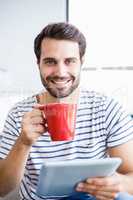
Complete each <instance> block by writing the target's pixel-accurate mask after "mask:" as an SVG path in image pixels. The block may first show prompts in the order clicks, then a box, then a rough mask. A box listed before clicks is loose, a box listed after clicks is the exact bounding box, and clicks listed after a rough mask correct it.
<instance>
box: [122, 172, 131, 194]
mask: <svg viewBox="0 0 133 200" xmlns="http://www.w3.org/2000/svg"><path fill="white" fill-rule="evenodd" d="M120 176H121V183H122V187H123V189H124V191H125V192H128V193H129V194H132V195H133V172H130V173H128V174H125V175H123V174H121V175H120Z"/></svg>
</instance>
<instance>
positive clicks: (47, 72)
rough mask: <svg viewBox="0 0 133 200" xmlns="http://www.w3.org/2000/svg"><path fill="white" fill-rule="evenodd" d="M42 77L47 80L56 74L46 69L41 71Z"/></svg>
mask: <svg viewBox="0 0 133 200" xmlns="http://www.w3.org/2000/svg"><path fill="white" fill-rule="evenodd" d="M40 73H41V75H42V76H43V77H44V78H46V77H47V76H51V75H52V74H53V73H54V72H53V69H52V68H45V69H42V70H40Z"/></svg>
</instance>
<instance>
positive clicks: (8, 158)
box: [0, 23, 133, 200]
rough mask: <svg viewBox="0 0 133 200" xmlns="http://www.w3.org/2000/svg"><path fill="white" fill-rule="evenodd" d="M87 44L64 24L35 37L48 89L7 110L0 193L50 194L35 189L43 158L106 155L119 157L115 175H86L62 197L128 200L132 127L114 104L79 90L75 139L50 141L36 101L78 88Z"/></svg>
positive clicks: (35, 199)
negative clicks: (71, 190)
mask: <svg viewBox="0 0 133 200" xmlns="http://www.w3.org/2000/svg"><path fill="white" fill-rule="evenodd" d="M85 49H86V41H85V37H84V36H83V34H82V33H81V32H80V31H79V30H78V29H77V28H76V27H74V26H73V25H70V24H68V23H55V24H49V25H48V26H46V27H45V28H44V29H43V30H42V31H41V33H40V34H39V35H38V36H37V37H36V39H35V43H34V50H35V54H36V57H37V64H38V67H39V71H40V77H41V81H42V84H43V86H44V87H45V88H46V90H47V91H43V92H42V93H40V94H36V95H34V96H32V97H29V98H28V99H27V100H24V101H23V102H20V103H18V104H16V105H15V106H14V108H13V109H12V110H11V111H10V112H9V114H8V118H7V120H6V122H5V126H4V130H3V138H2V141H1V148H0V157H1V158H2V159H1V160H0V195H1V196H4V195H5V194H7V193H8V192H10V191H11V190H13V189H14V188H15V187H17V186H18V185H19V184H20V196H21V199H28V200H31V199H33V200H41V199H48V198H44V197H38V196H37V194H36V186H37V182H38V176H39V172H40V168H41V166H42V163H43V162H44V161H45V160H52V159H54V160H57V161H58V160H62V159H63V160H64V159H65V160H67V159H79V158H80V159H91V158H99V159H100V158H105V157H108V156H110V157H120V158H121V159H122V161H123V162H122V165H121V167H120V168H119V170H118V172H117V173H116V174H114V175H112V176H110V177H104V178H98V177H96V178H91V179H86V181H85V182H82V183H79V184H78V185H77V187H76V188H75V191H77V195H75V196H71V197H66V198H64V199H98V200H107V199H108V200H113V199H117V200H118V199H125V200H128V199H132V194H133V186H132V185H133V159H132V156H131V153H132V146H133V140H132V139H133V127H132V121H131V119H130V117H129V116H128V115H127V114H126V113H125V112H124V111H123V109H122V108H121V106H119V104H118V103H116V102H115V101H114V100H112V99H108V98H107V97H105V96H102V95H100V94H97V93H95V92H89V91H86V90H82V89H80V97H79V104H78V110H77V122H76V130H75V138H74V140H73V141H69V142H65V141H64V142H60V143H58V142H56V143H55V142H51V140H50V136H49V133H48V131H47V124H46V120H45V118H44V116H43V114H42V111H40V109H39V105H38V103H39V104H40V103H43V101H44V100H45V95H46V94H47V95H48V96H50V97H54V98H56V97H59V98H64V97H67V96H69V95H70V94H72V93H73V92H74V91H75V90H77V89H79V80H80V71H81V66H82V63H83V60H84V54H85ZM55 181H56V180H55ZM82 192H83V195H82ZM88 194H89V195H88ZM51 199H61V197H59V198H56V197H55V198H54V197H53V198H51Z"/></svg>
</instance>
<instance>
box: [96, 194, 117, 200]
mask: <svg viewBox="0 0 133 200" xmlns="http://www.w3.org/2000/svg"><path fill="white" fill-rule="evenodd" d="M96 199H97V200H114V199H112V198H106V197H103V196H100V195H97V196H96Z"/></svg>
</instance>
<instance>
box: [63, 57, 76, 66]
mask: <svg viewBox="0 0 133 200" xmlns="http://www.w3.org/2000/svg"><path fill="white" fill-rule="evenodd" d="M75 63H76V59H75V58H67V59H66V60H65V64H66V65H72V64H75Z"/></svg>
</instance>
